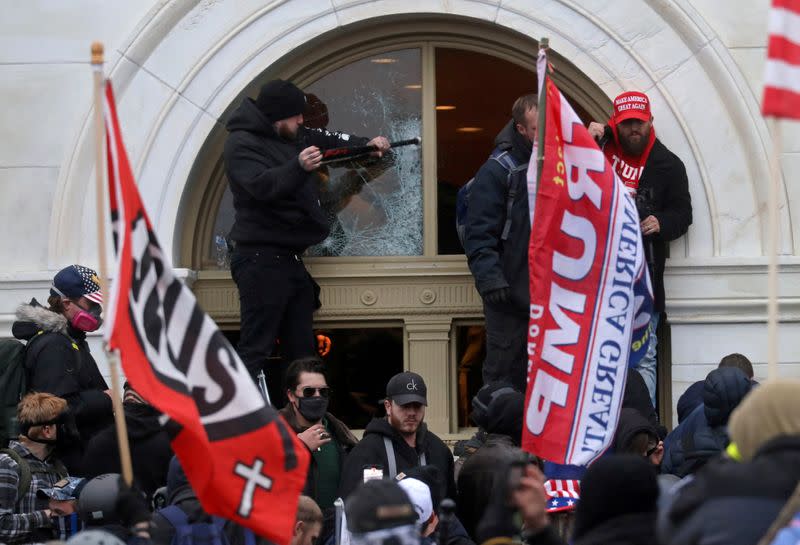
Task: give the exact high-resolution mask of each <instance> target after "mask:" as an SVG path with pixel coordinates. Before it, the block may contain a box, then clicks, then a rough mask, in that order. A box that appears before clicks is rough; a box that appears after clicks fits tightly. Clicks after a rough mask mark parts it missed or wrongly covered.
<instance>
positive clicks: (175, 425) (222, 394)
mask: <svg viewBox="0 0 800 545" xmlns="http://www.w3.org/2000/svg"><path fill="white" fill-rule="evenodd" d="M105 124H106V143H107V150H108V174H109V176H108V181H109V190H110V199H109V200H110V204H111V219H112V225H113V229H114V244H115V249H116V255H117V260H116V271H115V274H114V276H113V278H114V283H113V284H112V286H113V287H112V289H111V290H110V291H111V293H110V297H109V307H108V311H107V314H106V315H107V317H108V320H107V323H106V329H105V331H106V333H105V335H106V340H107V341H108V343H109V346H110V348H112V349H115V350H119V353H120V357H121V360H122V366H123V369H124V371H125V375H126V376H127V378H128V380H129V381H130V383H131V385H132V386H133V388H134V389H135V390H136V391H137V392H139V393H140V394H141V395H142V397H144V398H145V399H146V400H147V401H148V402H149V403H151V404H152V405H153V406H155V407H156V408H157V409H159V410H160V411H161V412H163V413H164V415H165V418H164V425H165V427H167V429H168V430H170V432H171V433H172V434H173V439H172V448H173V450H174V451H175V453H176V454H177V456H178V458H179V459H180V461H181V465H182V466H183V469H184V471H185V472H186V475H187V477H188V478H189V481H190V483H191V485H192V488H193V489H194V490H195V492H196V493H197V496H198V498H199V499H200V502H201V504H202V505H203V508H204V509H205V510H206V511H207V512H208V513H210V514H215V515H219V516H221V517H224V518H226V519H229V520H233V521H235V522H237V523H240V524H242V525H243V526H246V527H248V528H250V529H252V530H253V531H254V532H255V533H256V534H258V535H260V536H262V537H264V538H266V539H268V540H270V541H272V542H273V543H276V544H278V545H285V544H288V543H289V541H290V538H291V535H292V529H293V527H294V522H295V514H296V511H297V500H298V496H299V494H300V491H301V490H302V488H303V486H304V484H305V478H306V471H307V468H308V462H309V454H308V450H307V449H306V448H305V447H304V446H303V445H302V443H300V441H299V440H298V439H297V436H296V435H295V434H294V433H292V431H291V429H290V428H289V427H288V426H287V424H286V423H285V422H284V421H283V419H282V418H281V417H280V416H279V415H278V414H277V412H276V411H275V409H274V408H273V407H272V406H271V405H269V404H268V403H266V402H265V401H264V399H263V398H262V397H261V395H260V394H259V392H258V389H257V387H256V385H255V383H254V382H253V380H252V379H251V378H250V374H249V373H248V371H247V369H246V367H245V366H244V364H243V363H242V361H241V360H240V359H239V356H238V355H237V354H236V352H235V351H234V350H233V348H232V347H231V345H230V344H229V343H228V341H227V340H226V338H225V337H224V336H223V334H222V332H220V330H219V329H218V328H217V326H216V324H215V323H214V321H213V320H212V319H211V318H210V317H209V316H208V315H207V314H206V313H205V312H203V310H202V309H201V308H200V306H199V305H198V304H197V300H196V299H195V297H194V295H193V294H192V292H191V291H190V290H189V289H188V288H187V287H186V286H185V285H184V284H183V283H182V282H181V281H180V280H179V279H178V278H177V277H176V276H175V273H174V271H173V269H172V264H171V263H170V259H169V257H168V256H167V255H166V254H165V253H164V251H163V250H162V248H161V246H160V245H159V243H158V240H157V238H156V234H155V232H154V230H153V227H152V224H151V223H150V219H149V218H148V216H147V212H146V211H145V209H144V206H143V205H142V200H141V197H140V195H139V191H138V189H137V187H136V182H135V181H134V178H133V173H132V171H131V167H130V163H129V162H128V157H127V154H126V153H125V147H124V145H123V143H122V135H121V132H120V127H119V121H118V120H117V113H116V107H115V102H114V94H113V91H112V88H111V83H110V82H107V83H106V92H105Z"/></svg>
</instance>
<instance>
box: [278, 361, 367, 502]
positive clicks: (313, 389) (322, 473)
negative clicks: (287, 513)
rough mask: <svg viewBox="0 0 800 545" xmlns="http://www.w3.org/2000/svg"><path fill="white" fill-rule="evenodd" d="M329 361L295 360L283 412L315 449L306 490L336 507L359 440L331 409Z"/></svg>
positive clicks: (306, 443)
mask: <svg viewBox="0 0 800 545" xmlns="http://www.w3.org/2000/svg"><path fill="white" fill-rule="evenodd" d="M326 373H327V371H326V368H325V364H324V363H323V362H322V360H320V359H319V358H317V357H309V358H301V359H298V360H295V361H293V362H292V363H291V364H290V365H289V368H288V369H287V370H286V380H285V382H286V396H287V397H288V398H289V403H288V404H287V405H286V406H285V407H284V408H283V409H281V411H280V413H281V415H283V417H284V418H285V419H286V422H288V423H289V425H290V426H291V427H292V429H293V430H294V431H295V433H297V437H298V438H300V440H301V441H303V443H305V445H306V446H307V447H308V449H309V450H310V451H311V463H310V464H309V466H308V477H307V479H306V487H305V489H304V491H303V494H305V495H307V496H310V497H311V498H312V499H314V501H316V502H317V504H318V505H319V506H320V508H321V509H322V510H323V511H332V509H333V502H334V500H335V499H336V498H337V495H336V492H337V490H338V488H339V480H340V476H341V474H342V464H343V463H344V458H345V455H346V454H347V453H348V452H350V450H351V449H352V448H353V447H354V446H355V445H356V443H357V442H358V440H357V439H356V438H355V436H354V435H353V434H352V433H351V432H350V430H349V429H348V428H347V426H346V425H344V423H342V422H341V421H340V420H339V419H337V418H336V417H335V416H333V415H332V414H331V413H329V412H328V401H329V398H330V393H331V390H330V388H329V387H328V381H327V378H326Z"/></svg>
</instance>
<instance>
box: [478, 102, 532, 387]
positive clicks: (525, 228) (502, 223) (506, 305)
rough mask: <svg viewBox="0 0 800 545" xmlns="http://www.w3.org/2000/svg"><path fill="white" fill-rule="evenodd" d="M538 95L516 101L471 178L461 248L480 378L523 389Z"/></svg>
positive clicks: (484, 380)
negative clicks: (477, 332) (529, 175)
mask: <svg viewBox="0 0 800 545" xmlns="http://www.w3.org/2000/svg"><path fill="white" fill-rule="evenodd" d="M537 103H538V99H537V97H536V95H525V96H522V97H520V98H518V99H517V100H516V101H515V102H514V105H513V107H512V108H511V117H512V119H511V121H509V122H508V124H507V125H506V126H505V127H504V128H503V130H502V131H500V134H498V135H497V138H496V139H495V146H496V147H495V150H494V151H493V152H492V154H491V157H490V158H489V159H488V160H487V161H486V162H485V163H484V164H483V166H482V167H481V168H480V170H478V173H477V174H476V175H475V179H474V181H473V182H472V188H471V190H470V197H469V208H468V210H467V217H466V223H465V229H464V251H465V253H466V254H467V262H468V263H469V269H470V272H472V276H474V277H475V286H476V287H477V289H478V293H480V295H481V297H482V298H483V312H484V316H485V318H486V359H485V360H484V362H483V383H484V384H488V383H490V382H497V381H500V380H507V381H510V382H511V384H512V385H513V386H514V387H515V388H516V389H517V390H519V391H521V392H524V391H525V386H526V379H527V377H526V369H527V361H528V360H527V356H526V343H527V341H528V336H527V333H526V332H527V329H528V314H529V308H528V307H529V306H530V294H529V287H528V240H529V239H530V234H531V224H530V215H529V212H528V190H527V182H526V176H525V172H526V169H525V165H526V164H527V163H528V161H529V160H530V157H531V148H532V143H533V140H534V138H536V119H537Z"/></svg>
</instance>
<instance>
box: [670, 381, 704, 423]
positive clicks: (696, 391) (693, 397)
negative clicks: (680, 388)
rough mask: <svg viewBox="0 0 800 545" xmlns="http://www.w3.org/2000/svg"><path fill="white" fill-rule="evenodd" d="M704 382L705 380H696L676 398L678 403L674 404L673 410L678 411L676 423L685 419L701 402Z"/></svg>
mask: <svg viewBox="0 0 800 545" xmlns="http://www.w3.org/2000/svg"><path fill="white" fill-rule="evenodd" d="M705 383H706V381H705V380H698V381H697V382H695V383H694V384H692V385H691V386H689V387H688V388H686V391H685V392H683V394H682V395H681V397H679V398H678V404H677V405H676V406H675V411H676V412H677V413H678V424H680V423H681V422H683V421H684V420H686V417H687V416H689V415H690V414H692V411H693V410H695V409H696V408H697V407H699V406H700V405H702V404H703V387H704V385H705Z"/></svg>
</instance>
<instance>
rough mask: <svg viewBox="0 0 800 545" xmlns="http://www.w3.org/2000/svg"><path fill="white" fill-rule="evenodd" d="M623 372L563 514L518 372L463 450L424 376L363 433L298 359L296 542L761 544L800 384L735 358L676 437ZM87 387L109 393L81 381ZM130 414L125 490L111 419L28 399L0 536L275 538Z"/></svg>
mask: <svg viewBox="0 0 800 545" xmlns="http://www.w3.org/2000/svg"><path fill="white" fill-rule="evenodd" d="M79 304H80V303H79ZM72 327H73V326H71V325H69V326H67V328H68V330H70V328H72ZM71 333H75V331H71ZM58 334H61V333H58ZM53 346H56V345H55V344H54V345H53ZM85 361H89V360H88V359H87V360H85ZM629 377H630V379H629V380H628V381H627V382H626V390H625V395H624V398H623V408H622V410H621V417H620V423H619V426H618V428H617V432H616V435H615V437H614V443H613V445H612V447H611V449H610V451H609V452H608V453H606V454H605V455H604V456H603V457H601V459H600V460H599V461H597V462H596V463H594V464H593V465H592V466H590V467H589V468H588V470H587V471H586V473H585V475H583V477H582V479H581V482H580V499H579V500H578V501H577V502H576V506H575V507H574V508H572V509H569V510H566V511H561V510H559V511H558V512H555V510H554V509H552V508H551V499H552V487H549V486H547V481H546V476H545V475H544V473H543V467H544V465H543V463H544V460H541V459H539V458H537V457H536V456H533V455H530V454H527V453H524V452H523V451H522V450H521V449H520V437H521V434H522V427H523V415H524V394H523V393H522V392H520V391H519V390H517V389H516V388H514V386H513V385H512V384H511V383H510V382H506V381H498V382H492V383H488V384H486V385H484V386H483V387H482V388H481V390H480V391H479V392H478V394H477V395H476V396H475V398H474V399H473V400H472V414H471V418H472V420H473V422H474V423H475V425H476V426H477V427H478V431H477V432H476V433H475V435H474V436H473V437H471V438H470V439H469V440H467V441H463V442H461V443H459V444H457V445H456V447H455V455H454V453H453V452H451V450H450V449H449V448H448V446H447V445H446V444H445V443H444V442H443V441H442V440H441V439H440V438H439V437H438V436H437V435H436V434H435V433H433V432H432V431H431V430H430V429H428V428H427V426H426V424H425V409H426V406H427V401H428V398H427V386H426V384H425V380H424V378H423V377H422V376H420V375H418V374H416V373H410V372H404V373H399V374H397V375H395V376H394V377H392V379H391V380H389V382H388V383H387V385H386V398H385V400H384V409H385V413H386V414H385V416H381V417H376V418H374V419H373V421H372V422H370V424H369V425H368V426H367V428H366V430H365V431H364V435H363V438H362V439H361V440H358V439H357V438H356V436H355V435H354V434H353V433H352V432H351V430H349V429H348V427H347V426H346V425H345V424H344V423H343V422H342V421H340V420H339V419H337V418H336V416H335V415H333V414H331V413H330V412H329V406H328V399H329V394H330V386H329V385H328V380H327V369H326V366H325V364H324V362H323V361H322V360H321V359H320V358H315V357H308V358H301V359H298V360H295V361H294V362H292V363H291V364H290V365H289V367H288V369H287V373H286V376H285V386H286V397H287V398H288V400H289V401H288V403H287V404H286V406H285V407H283V408H282V409H281V411H280V412H281V414H282V416H283V417H284V418H285V419H286V421H287V423H289V425H290V426H291V428H292V429H293V430H294V432H295V433H296V434H297V436H298V438H299V439H300V441H302V443H303V444H305V445H306V447H307V448H308V449H309V451H310V453H311V463H310V465H309V469H308V477H307V480H306V485H305V489H304V491H303V495H302V496H300V498H299V502H298V509H297V520H296V523H295V526H294V531H293V537H292V541H291V545H321V544H331V545H332V544H334V543H337V544H339V543H348V542H349V543H352V544H357V545H361V544H363V545H367V544H375V545H377V544H386V545H389V544H390V543H391V544H395V543H403V544H406V545H412V544H413V545H417V544H423V545H470V544H483V543H511V542H520V541H521V542H524V543H527V544H528V545H538V544H547V545H550V544H561V543H575V544H600V543H605V544H611V543H613V544H638V543H642V544H644V543H647V544H648V545H651V544H653V543H663V544H665V545H666V544H670V545H671V544H673V543H675V544H678V543H680V544H686V543H690V544H691V543H697V544H701V543H733V544H750V543H752V544H755V543H759V542H760V540H762V538H764V537H765V536H766V535H768V532H769V531H770V527H771V526H772V525H773V523H775V522H776V521H780V520H781V519H780V518H779V517H780V515H781V513H782V510H783V509H784V507H785V506H786V505H787V502H790V501H791V500H792V499H793V498H792V496H793V494H794V493H795V489H796V488H797V486H798V483H800V416H798V415H800V381H797V380H788V379H787V380H781V381H770V382H766V383H764V384H762V385H758V384H757V383H755V382H754V381H753V380H752V365H751V364H750V362H749V360H748V359H747V358H746V357H745V356H743V355H741V354H731V355H728V356H726V357H724V358H722V360H721V362H720V366H719V368H718V369H715V370H713V371H712V372H710V373H709V374H708V376H707V378H706V379H705V380H704V381H701V382H699V383H698V385H697V386H693V387H692V388H690V389H689V390H687V392H686V393H685V394H684V396H683V398H681V406H686V407H687V410H688V414H683V416H682V421H681V422H680V424H679V425H678V426H676V427H675V429H673V430H672V431H671V432H669V433H667V430H666V429H665V428H664V427H663V426H661V425H660V424H659V422H658V419H657V417H656V416H655V411H654V408H653V406H652V405H651V404H650V402H649V393H648V391H647V386H646V384H645V382H644V380H643V379H642V378H641V376H640V375H639V373H638V372H637V371H635V370H633V369H631V370H630V371H629ZM92 391H94V392H98V393H103V390H99V389H95V390H92V389H91V388H90V387H89V386H87V385H85V384H83V385H82V384H80V383H78V392H77V393H87V392H92ZM103 395H106V396H107V395H109V394H106V393H103ZM123 406H124V410H125V418H126V421H127V423H128V426H129V429H130V431H131V433H130V442H131V453H132V460H133V473H134V486H133V487H129V486H128V485H126V484H125V483H124V482H123V480H122V478H121V476H120V462H119V452H118V447H117V439H116V435H115V434H114V430H113V428H112V427H111V426H110V424H109V426H107V427H105V428H101V429H98V430H97V431H95V432H91V434H90V435H81V434H86V433H87V432H86V431H85V429H86V428H80V427H78V426H76V425H75V422H76V419H75V418H74V414H75V412H74V411H73V409H72V407H71V405H70V403H69V401H68V400H67V399H65V398H63V397H60V396H57V395H55V394H53V393H47V392H31V393H29V394H27V395H25V396H24V397H23V399H22V401H21V402H20V403H19V406H18V414H17V419H18V422H19V430H20V433H19V435H18V436H17V437H16V438H14V439H12V440H11V441H10V443H9V445H8V448H7V449H5V450H3V452H2V453H1V454H0V542H3V543H13V544H16V543H42V542H46V541H52V540H69V541H68V542H70V543H87V544H94V545H100V544H118V543H129V544H134V545H148V544H151V543H152V544H157V545H169V544H172V543H186V544H190V543H199V542H200V541H204V542H207V543H213V544H221V545H225V544H229V545H256V543H261V542H266V540H264V539H263V538H261V537H259V536H257V535H254V534H253V532H252V531H251V530H249V529H247V528H244V527H242V526H239V525H238V524H236V523H234V522H231V521H226V520H223V519H220V518H218V517H215V516H210V515H209V514H207V513H206V512H205V511H204V510H203V507H202V505H201V503H200V501H199V500H198V497H197V495H196V494H195V491H194V490H193V489H192V486H191V484H190V483H189V481H188V479H187V477H186V475H185V473H184V472H183V469H182V467H181V464H180V461H179V460H178V459H177V457H174V456H173V455H172V452H171V448H170V444H169V439H168V437H167V435H166V432H165V431H164V430H163V429H162V428H161V427H160V426H159V425H158V412H157V411H156V410H155V409H154V408H153V407H151V406H150V405H148V404H147V402H146V401H145V400H144V399H143V398H142V397H141V396H140V395H139V394H138V393H137V392H135V391H134V390H133V389H132V388H130V386H129V385H126V388H125V397H124V403H123ZM339 498H341V499H343V505H344V509H343V512H342V511H341V510H340V511H339V513H338V515H339V516H338V517H337V507H336V506H337V503H338V502H337V500H338V499H339ZM794 502H795V504H796V503H797V500H796V499H794ZM788 505H792V504H791V503H788ZM797 510H800V508H797ZM791 514H792V515H794V514H795V513H791ZM784 518H785V515H784ZM337 522H338V527H339V528H340V529H339V531H338V532H337ZM785 522H786V523H788V519H786V521H785ZM764 543H769V541H764Z"/></svg>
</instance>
